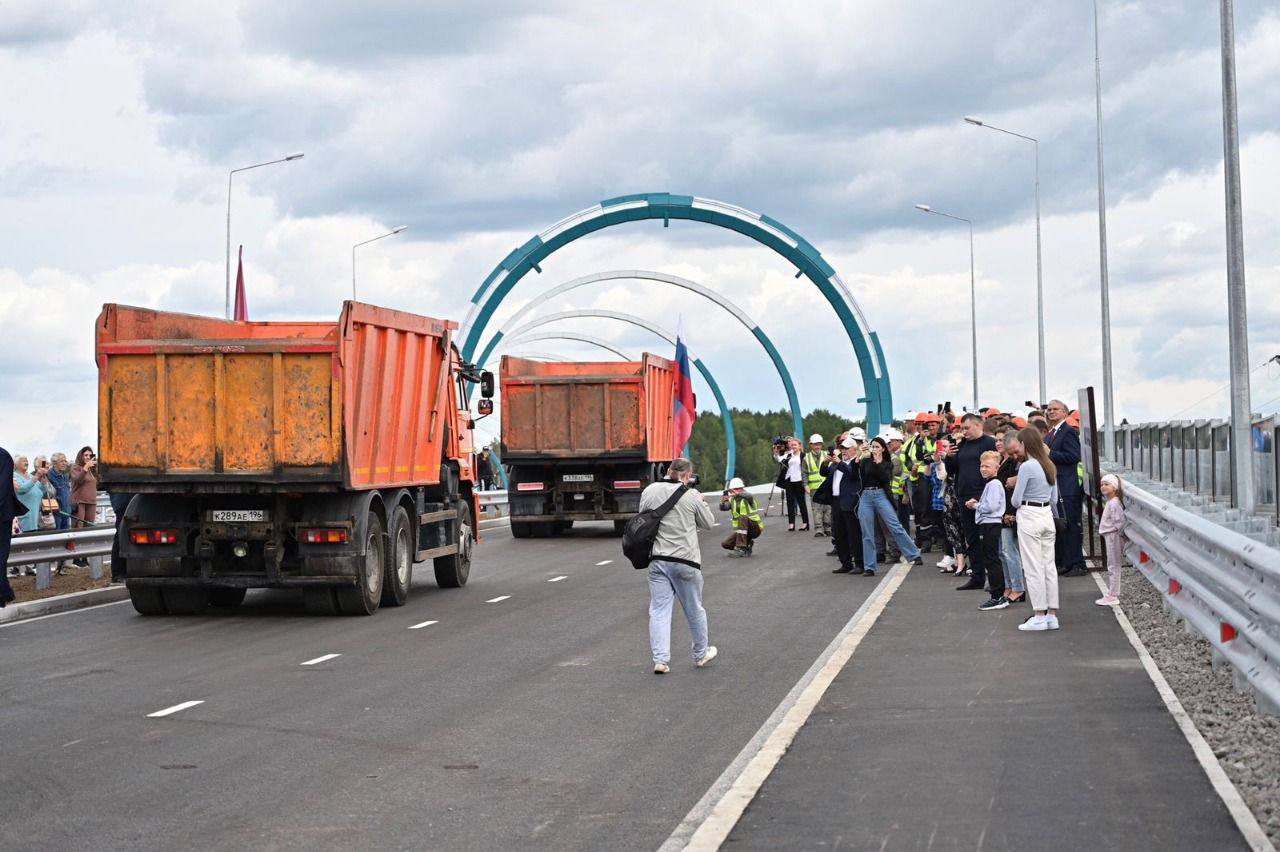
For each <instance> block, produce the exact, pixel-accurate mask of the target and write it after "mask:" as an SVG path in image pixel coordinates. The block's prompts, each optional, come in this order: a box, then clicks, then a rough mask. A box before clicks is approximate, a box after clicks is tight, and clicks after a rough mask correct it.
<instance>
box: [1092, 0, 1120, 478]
mask: <svg viewBox="0 0 1280 852" xmlns="http://www.w3.org/2000/svg"><path fill="white" fill-rule="evenodd" d="M1093 92H1094V104H1095V108H1096V110H1097V124H1098V269H1099V273H1100V278H1101V285H1100V286H1101V294H1102V432H1103V434H1104V435H1105V436H1106V441H1107V458H1109V459H1110V460H1111V461H1113V462H1114V461H1116V460H1117V458H1119V457H1118V456H1117V454H1116V421H1115V410H1114V408H1113V406H1114V398H1113V396H1112V392H1111V280H1110V276H1109V275H1108V274H1107V191H1106V181H1105V175H1104V172H1103V167H1102V54H1101V52H1100V51H1099V49H1098V0H1093Z"/></svg>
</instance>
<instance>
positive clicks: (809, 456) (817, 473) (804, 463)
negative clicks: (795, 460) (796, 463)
mask: <svg viewBox="0 0 1280 852" xmlns="http://www.w3.org/2000/svg"><path fill="white" fill-rule="evenodd" d="M800 467H801V468H802V469H803V471H804V478H805V482H806V483H807V484H808V486H809V491H810V492H814V491H817V490H818V489H819V488H821V487H822V483H823V480H825V479H826V477H825V476H823V475H822V471H821V470H820V468H821V467H822V456H821V455H820V454H819V453H815V452H813V451H812V450H810V451H808V452H806V453H805V454H804V457H803V458H801V459H800Z"/></svg>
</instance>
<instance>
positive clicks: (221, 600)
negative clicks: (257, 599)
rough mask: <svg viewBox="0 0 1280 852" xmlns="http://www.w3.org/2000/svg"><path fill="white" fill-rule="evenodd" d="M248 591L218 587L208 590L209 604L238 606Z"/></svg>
mask: <svg viewBox="0 0 1280 852" xmlns="http://www.w3.org/2000/svg"><path fill="white" fill-rule="evenodd" d="M248 591H249V590H248V589H237V588H234V587H231V586H219V587H217V588H213V589H210V590H209V603H211V604H213V605H214V606H240V604H242V603H244V596H245V594H246V593H247V592H248Z"/></svg>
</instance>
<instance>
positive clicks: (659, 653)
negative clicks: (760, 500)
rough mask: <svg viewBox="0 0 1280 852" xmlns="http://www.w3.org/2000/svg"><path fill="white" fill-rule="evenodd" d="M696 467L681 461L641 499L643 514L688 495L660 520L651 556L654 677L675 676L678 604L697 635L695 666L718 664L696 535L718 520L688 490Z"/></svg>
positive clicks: (696, 495) (648, 489)
mask: <svg viewBox="0 0 1280 852" xmlns="http://www.w3.org/2000/svg"><path fill="white" fill-rule="evenodd" d="M692 477H693V463H692V462H690V461H689V460H688V459H685V458H679V459H676V460H675V461H673V462H672V463H671V466H670V467H669V468H667V478H666V479H664V480H661V481H659V482H654V483H651V484H650V485H649V486H648V487H647V488H645V490H644V492H643V493H642V494H641V495H640V511H641V512H645V511H648V510H649V509H656V508H658V507H659V506H661V505H662V504H663V503H665V502H667V500H668V499H670V498H671V495H672V494H674V493H675V492H676V491H678V490H680V489H684V495H683V496H682V497H681V498H680V499H679V500H678V501H676V504H675V505H674V506H672V507H671V510H670V511H669V512H667V513H666V514H665V515H663V516H662V521H661V523H660V524H659V525H658V536H657V538H656V539H654V542H653V549H652V550H651V551H650V556H649V571H648V574H649V647H650V650H651V651H652V653H653V673H654V674H666V673H667V672H669V671H671V667H670V666H669V665H668V663H670V661H671V611H672V609H673V608H674V600H675V598H679V599H680V608H681V609H683V610H684V617H685V619H686V620H687V621H688V622H689V632H690V633H692V634H693V662H694V664H695V665H696V666H698V667H699V668H701V667H703V666H705V665H706V664H707V663H709V662H711V661H712V660H713V659H715V656H716V654H717V651H716V646H715V645H710V644H708V639H707V612H706V610H705V609H703V607H702V551H701V550H700V548H699V547H698V530H700V529H703V530H709V529H711V527H712V525H713V524H714V523H715V520H716V519H715V516H714V515H713V514H712V513H711V509H710V508H709V507H708V506H707V504H706V503H705V502H704V501H703V499H702V495H701V494H700V493H698V491H697V489H695V488H690V487H689V481H690V479H691V478H692Z"/></svg>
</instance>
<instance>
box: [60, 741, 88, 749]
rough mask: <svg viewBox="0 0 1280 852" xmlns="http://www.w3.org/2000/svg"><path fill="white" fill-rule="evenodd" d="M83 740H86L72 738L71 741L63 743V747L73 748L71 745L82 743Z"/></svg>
mask: <svg viewBox="0 0 1280 852" xmlns="http://www.w3.org/2000/svg"><path fill="white" fill-rule="evenodd" d="M82 742H84V740H72V741H71V742H69V743H63V744H62V747H63V748H71V747H72V746H73V745H75V744H76V743H82Z"/></svg>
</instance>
